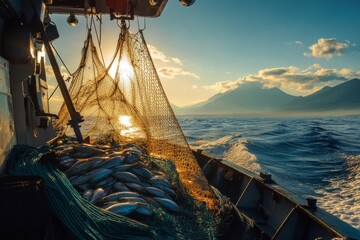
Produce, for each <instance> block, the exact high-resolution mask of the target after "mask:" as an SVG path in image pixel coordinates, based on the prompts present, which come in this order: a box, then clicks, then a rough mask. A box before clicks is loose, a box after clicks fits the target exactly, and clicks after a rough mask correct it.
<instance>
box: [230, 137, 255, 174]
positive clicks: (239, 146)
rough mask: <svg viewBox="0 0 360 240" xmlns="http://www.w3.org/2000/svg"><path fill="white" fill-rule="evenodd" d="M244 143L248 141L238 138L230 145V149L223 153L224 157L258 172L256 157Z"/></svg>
mask: <svg viewBox="0 0 360 240" xmlns="http://www.w3.org/2000/svg"><path fill="white" fill-rule="evenodd" d="M246 143H248V141H247V140H246V139H239V140H238V141H237V142H236V143H235V144H233V145H232V146H231V148H230V150H229V151H227V152H226V153H225V156H224V158H225V159H226V160H228V161H230V162H233V163H235V164H237V165H239V166H242V167H243V168H246V169H248V170H250V171H252V172H255V173H259V172H260V165H259V163H258V162H257V158H256V156H255V155H254V154H252V153H251V152H249V150H248V148H247V147H246Z"/></svg>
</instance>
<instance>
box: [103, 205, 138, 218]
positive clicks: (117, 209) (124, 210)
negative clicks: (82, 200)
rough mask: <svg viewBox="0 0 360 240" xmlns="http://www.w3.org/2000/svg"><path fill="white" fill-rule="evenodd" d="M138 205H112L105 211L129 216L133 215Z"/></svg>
mask: <svg viewBox="0 0 360 240" xmlns="http://www.w3.org/2000/svg"><path fill="white" fill-rule="evenodd" d="M137 207H138V205H137V204H136V203H131V202H124V203H116V204H113V205H111V206H110V207H107V208H105V210H107V211H110V212H113V213H117V214H119V215H128V214H129V213H132V212H133V211H134V210H135V209H136V208H137Z"/></svg>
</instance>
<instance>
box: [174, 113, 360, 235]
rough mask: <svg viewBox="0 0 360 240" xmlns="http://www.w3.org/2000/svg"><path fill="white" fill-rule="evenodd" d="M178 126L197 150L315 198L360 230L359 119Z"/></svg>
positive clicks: (198, 120)
mask: <svg viewBox="0 0 360 240" xmlns="http://www.w3.org/2000/svg"><path fill="white" fill-rule="evenodd" d="M178 120H179V123H180V125H181V127H182V129H183V132H184V134H185V136H186V138H187V140H188V142H189V144H190V146H191V147H192V148H193V149H199V148H200V149H203V150H204V151H205V153H208V154H211V155H213V156H215V157H218V158H224V159H226V160H229V161H231V162H233V163H235V164H238V165H240V166H242V167H244V168H247V169H249V170H251V171H253V172H257V173H258V172H260V171H265V172H269V173H271V174H272V177H273V179H274V180H275V181H276V182H277V183H278V184H279V185H281V186H283V187H285V188H286V189H288V190H290V191H292V192H294V193H296V194H298V195H300V196H303V197H307V196H314V197H316V198H317V199H318V206H320V207H321V208H323V209H325V210H326V211H328V212H330V213H332V214H334V215H336V216H337V217H339V218H340V219H342V220H343V221H345V222H347V223H349V224H350V225H352V226H353V227H355V228H357V229H359V230H360V116H346V117H302V118H300V117H298V118H290V117H289V118H275V117H274V118H269V117H266V118H265V117H264V118H262V117H254V118H252V117H190V116H179V117H178Z"/></svg>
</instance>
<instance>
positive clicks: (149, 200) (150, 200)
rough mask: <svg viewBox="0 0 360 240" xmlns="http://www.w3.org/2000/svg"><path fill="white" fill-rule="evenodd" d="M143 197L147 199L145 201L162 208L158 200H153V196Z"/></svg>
mask: <svg viewBox="0 0 360 240" xmlns="http://www.w3.org/2000/svg"><path fill="white" fill-rule="evenodd" d="M141 197H142V198H143V199H145V201H146V202H147V203H149V204H150V205H151V206H154V207H157V208H160V207H161V206H160V204H159V203H158V202H156V201H155V200H153V199H152V198H150V197H146V196H141Z"/></svg>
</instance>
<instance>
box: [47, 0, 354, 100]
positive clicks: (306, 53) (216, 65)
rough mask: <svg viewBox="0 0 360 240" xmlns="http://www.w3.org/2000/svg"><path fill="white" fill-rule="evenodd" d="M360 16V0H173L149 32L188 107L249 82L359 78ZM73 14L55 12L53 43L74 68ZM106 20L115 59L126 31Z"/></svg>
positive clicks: (79, 32)
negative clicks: (187, 0) (188, 1)
mask: <svg viewBox="0 0 360 240" xmlns="http://www.w3.org/2000/svg"><path fill="white" fill-rule="evenodd" d="M359 16H360V1H356V0H342V1H340V0H338V1H335V0H316V1H315V0H303V1H285V0H272V1H268V0H251V1H243V0H227V1H214V0H197V1H196V2H195V4H194V5H192V6H190V7H183V6H182V5H180V4H179V3H178V1H176V0H169V1H168V4H167V6H166V7H165V9H164V11H163V13H162V15H161V16H160V17H159V18H153V19H147V21H146V23H147V27H146V30H145V32H144V34H145V38H146V40H147V43H148V44H149V45H150V46H149V47H150V50H151V53H152V56H153V59H154V62H155V65H156V67H157V70H158V72H159V75H160V78H161V81H162V84H163V86H164V89H165V92H166V93H167V95H168V98H169V100H170V101H171V102H172V103H174V104H176V105H180V106H183V105H188V104H192V103H195V102H200V101H204V100H206V99H207V98H209V97H211V96H212V95H214V94H216V93H220V92H226V91H229V90H231V89H234V88H236V87H238V86H240V85H241V84H242V83H243V82H249V81H253V82H260V83H261V84H263V86H264V87H279V88H280V89H282V90H283V91H285V92H287V93H290V94H294V95H307V94H311V93H313V92H314V91H317V90H319V89H321V88H322V87H324V86H334V85H336V84H339V83H341V82H344V81H346V80H348V79H352V78H354V77H359V78H360V18H359ZM66 17H67V16H55V15H54V16H52V19H53V21H54V22H55V23H56V24H57V26H58V29H59V32H60V35H61V38H60V39H58V40H56V41H55V42H54V45H55V46H56V48H57V49H58V50H59V51H60V52H61V54H62V57H63V58H64V60H65V62H66V64H67V65H69V67H70V69H71V71H74V70H75V69H76V67H77V66H78V63H79V59H80V51H81V46H82V43H83V41H84V39H85V35H86V28H85V19H84V18H81V17H79V22H80V23H79V25H78V26H77V27H75V28H72V27H70V26H68V25H67V24H66ZM104 18H107V16H104ZM140 22H141V23H142V19H140ZM104 23H105V24H104V25H103V46H104V52H105V56H106V58H109V57H110V56H111V54H112V51H114V48H115V42H116V40H117V37H118V33H119V29H118V27H117V26H116V23H115V22H110V21H108V20H105V21H104ZM131 25H132V29H133V30H134V31H136V28H137V23H136V21H135V22H133V23H132V24H131ZM50 84H51V82H50Z"/></svg>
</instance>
